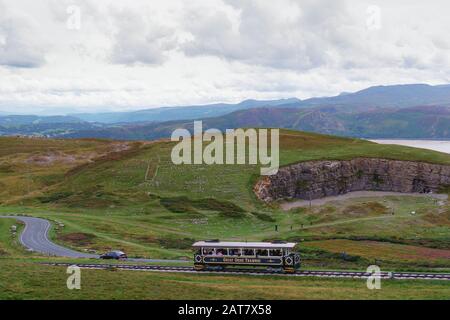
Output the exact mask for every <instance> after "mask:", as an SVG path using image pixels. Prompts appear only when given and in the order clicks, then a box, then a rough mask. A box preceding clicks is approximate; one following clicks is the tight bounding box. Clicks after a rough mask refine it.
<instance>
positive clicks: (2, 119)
mask: <svg viewBox="0 0 450 320" xmlns="http://www.w3.org/2000/svg"><path fill="white" fill-rule="evenodd" d="M81 122H84V121H82V120H81V119H79V118H76V117H72V116H47V117H41V116H34V115H8V116H1V115H0V126H4V127H17V126H23V125H35V124H49V123H51V124H55V123H81Z"/></svg>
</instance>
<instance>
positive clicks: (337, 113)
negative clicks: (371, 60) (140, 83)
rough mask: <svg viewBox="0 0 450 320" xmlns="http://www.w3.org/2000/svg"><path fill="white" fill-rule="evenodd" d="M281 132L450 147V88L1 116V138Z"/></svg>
mask: <svg viewBox="0 0 450 320" xmlns="http://www.w3.org/2000/svg"><path fill="white" fill-rule="evenodd" d="M200 119H202V120H204V128H205V129H206V128H218V129H222V130H223V129H227V128H237V127H279V128H289V129H298V130H304V131H313V132H320V133H328V134H335V135H343V136H352V137H364V138H422V139H450V85H439V86H430V85H426V84H412V85H395V86H377V87H370V88H367V89H364V90H361V91H358V92H355V93H342V94H340V95H338V96H335V97H324V98H311V99H307V100H299V99H296V98H290V99H281V100H267V101H260V100H245V101H243V102H241V103H238V104H213V105H205V106H186V107H165V108H156V109H147V110H140V111H133V112H118V113H98V114H72V115H68V116H50V117H39V116H0V135H12V134H24V135H44V136H48V137H61V138H110V139H124V140H125V139H129V140H141V139H156V138H163V137H169V136H170V134H171V133H172V131H173V130H174V129H176V128H180V127H183V128H188V129H191V128H192V124H193V120H200Z"/></svg>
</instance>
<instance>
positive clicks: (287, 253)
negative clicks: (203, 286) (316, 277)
mask: <svg viewBox="0 0 450 320" xmlns="http://www.w3.org/2000/svg"><path fill="white" fill-rule="evenodd" d="M296 245H297V244H296V243H293V242H223V241H219V240H207V241H198V242H196V243H194V244H193V245H192V247H193V248H194V250H195V254H194V268H195V270H198V271H200V270H206V269H216V268H220V269H223V268H225V267H231V266H239V267H242V266H246V267H250V268H252V267H253V268H254V267H265V268H273V269H280V270H283V271H284V272H287V273H294V272H295V270H297V269H298V268H300V255H299V253H298V252H295V251H294V248H295V246H296Z"/></svg>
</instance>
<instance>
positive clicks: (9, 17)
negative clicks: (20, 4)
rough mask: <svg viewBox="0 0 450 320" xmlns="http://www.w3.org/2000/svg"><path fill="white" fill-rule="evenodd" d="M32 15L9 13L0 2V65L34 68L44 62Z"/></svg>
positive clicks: (42, 49) (42, 50)
mask: <svg viewBox="0 0 450 320" xmlns="http://www.w3.org/2000/svg"><path fill="white" fill-rule="evenodd" d="M36 25H37V23H36V22H35V21H33V19H32V17H30V16H25V15H19V14H15V13H11V12H9V11H8V10H7V9H6V6H4V5H3V4H2V3H1V2H0V65H3V66H9V67H16V68H36V67H40V66H42V65H43V64H44V63H45V52H44V48H43V46H42V43H40V42H39V40H38V39H37V38H38V37H39V36H38V35H36V33H37V30H36Z"/></svg>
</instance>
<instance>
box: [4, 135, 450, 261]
mask: <svg viewBox="0 0 450 320" xmlns="http://www.w3.org/2000/svg"><path fill="white" fill-rule="evenodd" d="M280 140H281V141H280V142H281V150H280V161H281V164H282V165H287V164H290V163H294V162H298V161H305V160H318V159H350V158H353V157H360V156H366V157H383V158H392V159H402V160H417V161H426V162H436V163H442V164H450V156H449V155H447V154H443V153H438V152H432V151H427V150H422V149H415V148H408V147H400V146H391V145H378V144H375V143H372V142H368V141H364V140H358V139H347V138H339V137H334V136H326V135H319V134H310V133H304V132H298V131H282V132H281V137H280ZM0 146H1V147H0V155H1V157H0V166H1V168H2V169H1V170H2V172H1V175H0V183H1V184H2V186H4V187H3V188H2V190H3V192H2V193H0V201H1V206H0V212H24V213H29V214H30V213H31V214H33V215H37V216H41V217H45V218H49V219H51V220H55V221H58V222H63V223H64V225H65V227H64V228H62V229H61V228H60V229H57V230H54V231H53V235H52V236H53V237H54V239H56V240H57V241H59V242H61V243H64V244H65V245H69V246H72V247H74V248H78V249H90V250H97V251H100V252H101V251H104V250H107V249H110V248H120V249H123V250H125V251H126V252H128V253H129V255H130V256H147V257H165V258H168V257H172V258H173V257H182V256H185V257H190V249H189V248H190V244H191V243H192V241H194V240H196V239H205V238H221V239H230V240H233V239H234V240H242V239H247V240H265V239H266V240H267V239H275V238H281V239H292V240H296V241H299V240H301V239H304V240H307V241H315V242H312V244H313V245H314V246H311V247H310V246H308V245H305V253H304V254H305V259H306V261H309V262H308V263H310V265H312V266H314V265H316V264H317V263H319V264H320V263H325V264H326V265H330V266H335V267H339V266H342V265H347V266H355V265H358V264H365V263H367V262H368V260H367V259H372V257H371V256H369V257H363V256H361V255H360V252H361V250H359V249H358V248H360V246H363V245H367V244H366V243H363V242H362V241H375V245H376V244H377V243H379V242H388V243H391V244H392V245H393V248H394V249H392V250H395V248H400V247H398V246H401V245H410V246H416V247H418V248H420V247H421V246H425V248H430V249H431V248H433V250H448V249H449V248H450V243H449V241H448V239H449V235H450V229H449V226H450V220H449V215H450V211H449V210H448V207H440V206H438V205H437V204H436V203H435V201H433V200H432V199H426V198H425V199H423V198H414V197H390V198H388V199H384V200H380V199H359V200H351V201H350V200H349V201H347V202H343V203H336V204H331V205H330V206H326V207H318V208H312V209H297V210H292V211H290V212H284V211H282V210H281V209H279V208H278V207H276V206H266V205H263V204H262V203H261V202H259V201H258V200H256V199H255V197H254V195H253V192H252V186H253V183H254V182H255V180H256V179H257V178H258V174H259V170H258V167H257V166H251V165H210V166H208V165H181V166H176V165H174V164H172V162H171V160H170V151H171V148H172V146H173V143H171V142H165V141H159V142H152V143H149V142H146V143H144V142H134V143H131V142H111V141H99V140H46V139H37V140H36V139H24V138H2V139H0ZM367 203H370V204H371V206H374V207H375V208H380V207H381V208H382V209H383V208H384V209H383V210H376V211H375V214H374V212H372V211H371V210H368V211H367V210H365V209H364V210H363V208H365V206H367ZM374 203H375V204H374ZM388 207H390V208H395V210H396V212H397V214H396V215H395V216H392V215H391V214H388V212H390V210H388V209H387V208H388ZM412 210H416V211H417V212H419V215H418V216H411V215H410V214H409V213H410V212H411V211H412ZM275 225H277V226H278V231H275ZM417 236H418V237H419V238H420V239H423V242H419V241H417V239H416V237H417ZM339 239H345V240H347V241H349V242H348V243H346V245H347V247H350V248H351V247H352V246H353V247H354V248H355V250H350V249H349V250H348V251H349V252H354V253H355V256H356V257H357V258H355V259H356V260H351V259H350V260H348V261H347V260H346V259H344V258H342V257H340V255H339V254H337V253H334V252H333V250H334V249H333V248H334V247H333V246H332V245H330V242H325V241H337V240H339ZM322 241H323V242H322ZM318 247H319V249H318ZM320 248H322V249H320ZM376 248H378V247H376ZM380 252H383V251H380ZM444 254H445V253H444ZM436 256H437V257H438V258H436V260H429V261H424V260H423V259H417V261H416V262H417V264H416V266H427V265H429V266H445V265H447V264H448V263H447V264H446V263H445V262H443V261H441V260H442V259H439V257H440V256H441V255H440V254H437V255H436ZM381 257H382V258H383V255H382V256H381ZM381 260H383V259H381ZM324 261H325V262H324ZM385 263H386V264H388V265H392V264H395V265H398V266H400V267H402V268H403V267H407V266H408V265H409V266H411V265H414V263H413V264H411V262H410V261H408V262H407V263H406V262H405V261H404V260H401V259H399V260H396V259H392V255H388V254H387V255H386V261H385Z"/></svg>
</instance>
